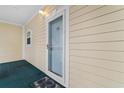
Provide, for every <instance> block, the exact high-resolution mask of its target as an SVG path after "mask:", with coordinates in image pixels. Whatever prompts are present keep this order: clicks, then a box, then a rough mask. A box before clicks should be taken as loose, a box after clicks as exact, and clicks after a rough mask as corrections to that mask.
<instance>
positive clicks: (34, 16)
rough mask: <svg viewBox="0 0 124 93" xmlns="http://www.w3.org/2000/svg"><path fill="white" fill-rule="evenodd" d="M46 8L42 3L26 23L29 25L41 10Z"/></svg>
mask: <svg viewBox="0 0 124 93" xmlns="http://www.w3.org/2000/svg"><path fill="white" fill-rule="evenodd" d="M43 8H44V5H42V6H41V7H40V8H39V9H38V11H37V12H35V13H34V14H33V15H32V16H31V17H30V18H29V19H28V20H27V21H26V22H25V23H24V25H27V24H28V23H29V22H30V21H31V20H32V19H33V18H34V17H35V16H36V15H37V14H38V13H39V10H41V9H43Z"/></svg>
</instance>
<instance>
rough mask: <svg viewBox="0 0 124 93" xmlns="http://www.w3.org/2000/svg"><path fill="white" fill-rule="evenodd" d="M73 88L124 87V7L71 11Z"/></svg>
mask: <svg viewBox="0 0 124 93" xmlns="http://www.w3.org/2000/svg"><path fill="white" fill-rule="evenodd" d="M79 77H80V78H79ZM70 86H71V87H124V6H72V7H71V8H70Z"/></svg>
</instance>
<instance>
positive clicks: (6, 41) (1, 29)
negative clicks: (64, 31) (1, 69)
mask: <svg viewBox="0 0 124 93" xmlns="http://www.w3.org/2000/svg"><path fill="white" fill-rule="evenodd" d="M21 59H22V29H21V27H18V26H15V25H10V24H5V23H0V63H3V62H10V61H15V60H21Z"/></svg>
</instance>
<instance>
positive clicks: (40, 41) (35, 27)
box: [25, 6, 55, 71]
mask: <svg viewBox="0 0 124 93" xmlns="http://www.w3.org/2000/svg"><path fill="white" fill-rule="evenodd" d="M54 8H55V6H46V7H44V11H46V12H47V13H48V14H50V13H51V12H52V10H53V9H54ZM27 29H30V30H32V47H26V48H25V51H26V52H25V58H26V60H27V61H29V62H30V63H31V64H33V65H34V66H36V67H37V68H39V69H41V70H42V71H44V70H45V48H46V37H45V36H46V35H45V34H46V26H45V18H44V17H43V16H42V15H41V14H37V15H36V16H35V17H33V19H32V20H31V21H30V22H29V23H28V24H27V25H26V26H25V31H26V30H27Z"/></svg>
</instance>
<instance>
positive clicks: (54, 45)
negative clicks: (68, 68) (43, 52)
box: [47, 16, 64, 77]
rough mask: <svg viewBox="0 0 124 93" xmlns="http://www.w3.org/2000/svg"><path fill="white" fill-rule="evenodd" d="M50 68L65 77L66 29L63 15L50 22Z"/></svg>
mask: <svg viewBox="0 0 124 93" xmlns="http://www.w3.org/2000/svg"><path fill="white" fill-rule="evenodd" d="M48 29H49V31H48V45H47V47H48V70H49V71H50V72H52V73H54V74H56V75H58V76H60V77H63V69H64V68H63V63H64V55H63V54H64V31H63V16H59V17H57V18H56V19H54V20H52V21H50V22H49V24H48Z"/></svg>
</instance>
